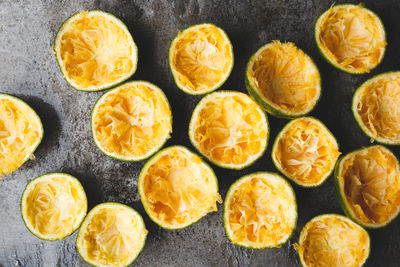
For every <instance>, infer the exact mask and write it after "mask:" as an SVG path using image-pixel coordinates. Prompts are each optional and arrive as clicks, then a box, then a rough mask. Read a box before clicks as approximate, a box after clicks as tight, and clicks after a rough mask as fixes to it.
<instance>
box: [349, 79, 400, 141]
mask: <svg viewBox="0 0 400 267" xmlns="http://www.w3.org/2000/svg"><path fill="white" fill-rule="evenodd" d="M352 109H353V115H354V118H355V119H356V121H357V123H358V125H359V126H360V127H361V129H362V131H363V132H364V133H365V134H366V135H367V136H369V137H370V138H371V140H372V141H373V140H376V141H377V142H379V143H383V144H388V145H399V144H400V72H388V73H384V74H380V75H377V76H375V77H373V78H371V79H369V80H368V81H366V82H365V83H363V84H362V85H361V86H360V87H359V88H358V89H357V91H356V92H355V93H354V96H353V108H352Z"/></svg>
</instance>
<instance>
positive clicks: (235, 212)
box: [224, 172, 297, 249]
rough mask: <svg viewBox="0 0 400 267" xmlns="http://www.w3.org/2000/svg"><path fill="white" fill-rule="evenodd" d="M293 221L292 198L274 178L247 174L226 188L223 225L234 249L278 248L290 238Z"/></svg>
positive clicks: (285, 186) (278, 178) (281, 181)
mask: <svg viewBox="0 0 400 267" xmlns="http://www.w3.org/2000/svg"><path fill="white" fill-rule="evenodd" d="M296 221H297V205H296V198H295V194H294V192H293V189H292V187H291V186H290V185H289V183H288V182H286V181H285V179H283V178H282V177H281V176H279V175H278V174H275V173H268V172H259V173H253V174H249V175H246V176H244V177H242V178H240V179H239V180H237V181H236V182H235V183H233V184H232V185H231V187H230V188H229V191H228V193H227V195H226V198H225V204H224V225H225V231H226V234H227V236H228V238H229V239H230V240H231V241H232V243H233V244H235V245H239V246H243V247H248V248H255V249H263V248H271V247H280V246H281V245H282V244H284V243H285V242H286V241H287V240H288V239H289V238H290V236H291V235H292V233H293V230H294V229H295V228H296Z"/></svg>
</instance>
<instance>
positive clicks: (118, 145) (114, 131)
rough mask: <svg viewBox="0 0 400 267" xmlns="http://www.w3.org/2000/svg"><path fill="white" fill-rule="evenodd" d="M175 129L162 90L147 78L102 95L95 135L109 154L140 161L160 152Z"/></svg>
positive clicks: (94, 117) (95, 117)
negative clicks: (147, 80)
mask: <svg viewBox="0 0 400 267" xmlns="http://www.w3.org/2000/svg"><path fill="white" fill-rule="evenodd" d="M171 132H172V113H171V109H170V106H169V103H168V99H167V97H166V96H165V95H164V93H163V92H162V90H161V89H160V88H158V87H157V86H155V85H154V84H151V83H149V82H145V81H134V82H128V83H125V84H123V85H120V86H118V87H116V88H114V89H112V90H110V91H108V92H107V93H105V94H104V95H103V96H101V97H100V98H99V100H98V101H97V102H96V104H95V106H94V108H93V111H92V134H93V139H94V141H95V143H96V145H97V147H98V148H99V149H100V150H101V151H102V152H103V153H104V154H105V155H107V156H110V157H113V158H116V159H119V160H124V161H139V160H143V159H146V158H148V157H149V156H151V155H152V154H154V153H155V152H156V151H158V150H159V149H160V148H161V147H162V146H163V145H164V143H165V142H166V141H167V139H168V138H169V137H170V134H171Z"/></svg>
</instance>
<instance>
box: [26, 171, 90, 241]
mask: <svg viewBox="0 0 400 267" xmlns="http://www.w3.org/2000/svg"><path fill="white" fill-rule="evenodd" d="M86 211H87V200H86V194H85V190H84V189H83V187H82V185H81V183H80V182H79V181H78V179H76V178H75V177H73V176H71V175H69V174H65V173H48V174H45V175H42V176H39V177H37V178H35V179H34V180H32V181H31V182H29V183H28V185H27V186H26V188H25V191H24V193H23V194H22V199H21V214H22V218H23V219H24V222H25V225H26V227H27V228H28V229H29V231H31V232H32V234H34V235H35V236H37V237H39V238H41V239H45V240H60V239H63V238H65V237H67V236H69V235H70V234H72V233H73V232H74V231H75V230H76V229H78V227H79V226H80V225H81V223H82V221H83V219H84V218H85V215H86Z"/></svg>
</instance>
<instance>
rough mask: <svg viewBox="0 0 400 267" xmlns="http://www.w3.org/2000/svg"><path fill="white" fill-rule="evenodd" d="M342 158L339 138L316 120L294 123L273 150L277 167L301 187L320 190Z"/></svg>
mask: <svg viewBox="0 0 400 267" xmlns="http://www.w3.org/2000/svg"><path fill="white" fill-rule="evenodd" d="M339 155H340V152H339V147H338V144H337V142H336V139H335V137H334V136H333V135H332V133H331V132H330V131H329V130H328V128H326V127H325V125H324V124H322V122H320V121H319V120H317V119H314V118H312V117H303V118H298V119H295V120H292V121H290V122H289V123H288V124H287V125H286V126H285V127H284V128H283V129H282V131H281V132H280V133H279V134H278V136H277V137H276V140H275V143H274V146H273V148H272V160H273V162H274V164H275V167H276V168H277V169H278V170H279V171H280V172H282V173H283V174H284V175H285V176H286V177H288V178H289V179H291V180H292V181H293V182H295V183H296V184H298V185H301V186H305V187H312V186H318V185H320V184H322V183H323V182H324V181H325V179H326V178H327V177H328V176H329V175H330V174H331V172H332V171H333V169H334V167H335V163H336V160H337V159H338V157H339Z"/></svg>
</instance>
